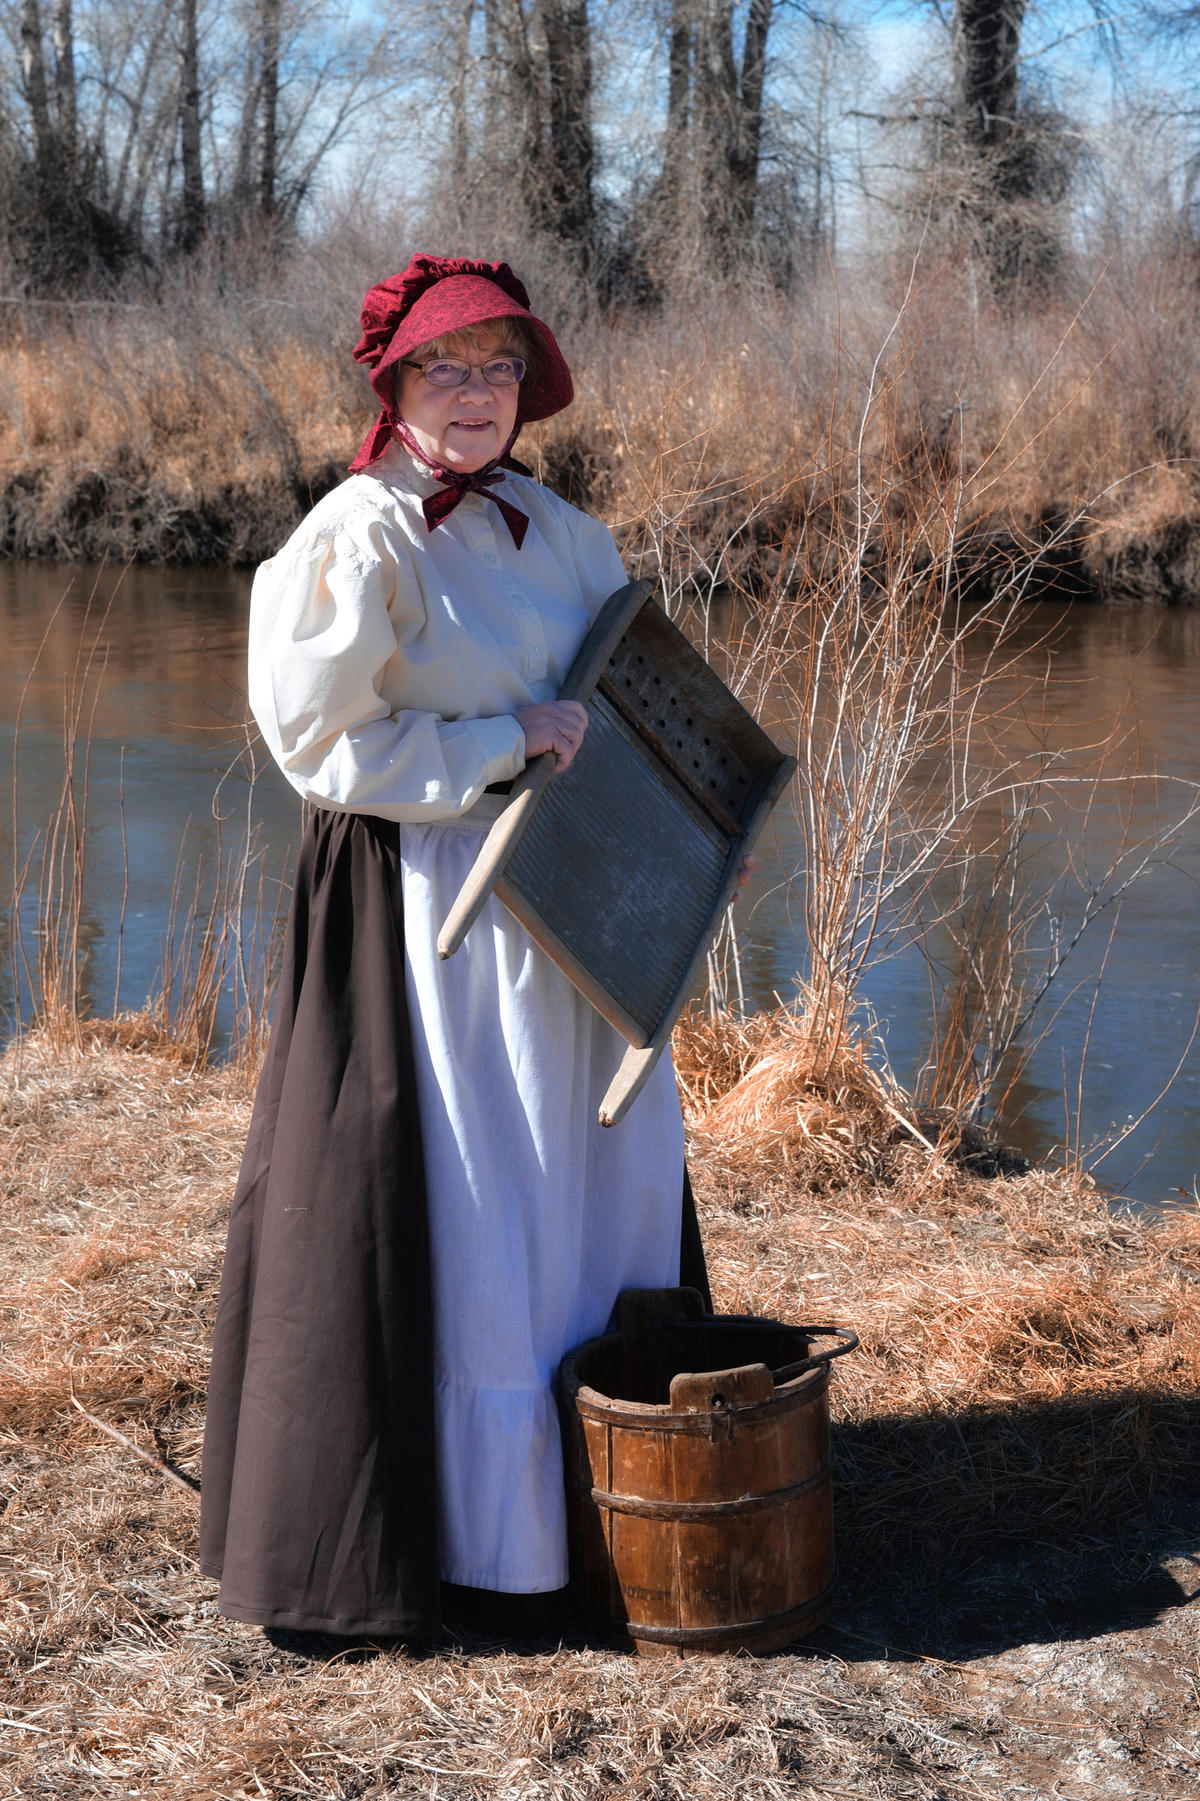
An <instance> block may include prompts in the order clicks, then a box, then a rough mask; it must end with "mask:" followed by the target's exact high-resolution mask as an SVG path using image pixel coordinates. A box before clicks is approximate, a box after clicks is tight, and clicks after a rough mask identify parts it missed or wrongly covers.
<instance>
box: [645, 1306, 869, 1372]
mask: <svg viewBox="0 0 1200 1801" xmlns="http://www.w3.org/2000/svg"><path fill="white" fill-rule="evenodd" d="M714 1323H715V1321H714V1320H713V1319H712V1318H708V1319H680V1320H671V1321H670V1322H669V1324H670V1326H671V1328H672V1330H675V1329H679V1330H681V1331H684V1332H696V1331H701V1330H703V1329H704V1328H705V1327H707V1328H709V1329H711V1328H712V1326H713V1325H714ZM720 1325H721V1328H722V1330H725V1329H726V1328H728V1327H731V1326H732V1327H733V1328H734V1330H735V1331H736V1330H738V1329H740V1330H742V1331H744V1332H749V1331H754V1330H757V1331H760V1332H761V1331H762V1330H763V1329H764V1328H765V1327H771V1326H775V1327H779V1328H780V1329H782V1330H783V1331H785V1332H795V1333H796V1334H797V1335H798V1336H799V1337H802V1338H836V1339H837V1341H838V1342H837V1343H836V1344H832V1345H829V1346H827V1347H826V1348H825V1349H824V1350H821V1351H810V1352H809V1354H808V1356H807V1357H802V1358H801V1359H800V1361H799V1362H798V1363H785V1364H784V1365H783V1367H782V1368H781V1369H773V1370H772V1371H771V1375H772V1377H773V1379H774V1380H775V1381H776V1382H790V1381H791V1380H792V1378H793V1376H799V1375H802V1374H803V1373H804V1371H805V1370H811V1369H816V1368H817V1367H818V1366H819V1365H820V1364H822V1363H832V1362H833V1359H834V1358H835V1357H844V1356H845V1355H846V1352H847V1351H854V1350H857V1349H858V1344H859V1337H858V1333H857V1332H852V1331H851V1330H850V1328H849V1326H792V1325H786V1324H785V1323H784V1322H783V1321H782V1320H764V1319H754V1318H746V1317H742V1318H738V1317H737V1316H735V1315H729V1316H727V1317H726V1318H724V1319H722V1320H721V1321H720Z"/></svg>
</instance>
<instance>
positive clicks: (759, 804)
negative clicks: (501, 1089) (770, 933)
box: [438, 581, 796, 1125]
mask: <svg viewBox="0 0 1200 1801" xmlns="http://www.w3.org/2000/svg"><path fill="white" fill-rule="evenodd" d="M653 592H654V583H653V582H649V581H640V582H634V583H632V584H631V585H630V586H629V587H627V588H622V589H620V590H619V591H618V592H617V593H616V594H614V595H613V596H612V598H611V599H610V600H608V601H606V603H605V605H604V607H603V608H602V609H601V612H600V614H599V615H598V617H597V619H596V622H595V624H594V625H593V626H592V629H591V630H590V632H589V633H588V635H587V637H586V638H585V639H584V642H583V645H582V646H581V648H580V651H579V654H578V656H577V657H576V658H575V661H574V663H573V664H572V665H571V668H570V671H569V672H568V675H567V679H566V681H565V683H564V684H563V687H562V690H561V694H560V698H561V699H563V700H578V701H580V702H582V703H583V705H584V706H585V707H586V708H587V712H588V728H587V731H586V732H585V733H584V737H583V743H582V745H581V746H580V748H579V750H578V752H577V753H576V755H575V758H574V760H573V761H572V763H571V764H570V766H569V767H568V768H567V769H565V770H563V771H562V773H561V774H556V773H555V765H554V757H553V755H551V754H549V753H548V754H547V755H545V756H540V757H536V758H534V759H533V761H532V762H531V763H530V764H528V766H527V767H526V769H525V770H524V772H523V773H522V775H521V776H520V777H519V778H518V779H517V781H515V782H514V783H513V787H512V793H511V795H510V798H509V801H508V804H507V806H506V807H505V810H504V812H503V813H502V814H501V816H500V818H499V819H498V820H497V821H496V822H495V824H494V825H493V826H492V829H491V831H490V832H489V833H488V836H487V838H486V839H485V841H484V844H483V848H482V849H481V851H480V853H479V856H478V858H477V859H476V862H475V866H474V868H473V869H472V871H471V874H470V875H469V876H468V878H467V880H466V882H465V883H464V885H463V889H462V892H461V893H460V895H459V896H458V899H457V900H456V902H455V904H454V906H453V907H452V909H451V911H450V916H449V918H448V919H447V921H446V924H445V927H444V928H443V931H442V933H441V936H440V937H439V939H438V950H439V951H440V952H441V954H442V956H443V957H448V956H450V955H452V953H453V952H454V951H455V950H457V949H458V946H459V945H460V944H461V943H462V941H463V938H464V937H465V936H466V933H467V931H468V929H469V927H470V925H471V923H472V921H473V920H474V919H475V918H476V917H477V915H478V913H479V911H480V909H481V908H482V906H483V904H484V902H485V901H486V899H487V897H488V895H489V894H490V893H492V891H493V890H494V891H495V893H496V894H497V895H498V896H499V897H500V899H501V900H502V901H503V902H504V904H505V906H507V907H508V908H509V909H510V910H511V911H512V912H513V913H514V914H515V915H516V917H517V918H518V919H519V920H520V921H521V923H522V925H523V926H524V927H525V928H526V930H527V931H528V932H529V935H530V936H531V937H532V938H533V939H534V941H535V942H536V943H537V944H539V945H540V946H541V948H542V949H543V950H544V951H545V953H546V955H547V956H548V957H550V958H551V960H552V961H553V962H554V963H556V964H557V965H558V967H559V968H560V969H561V970H562V971H563V972H564V973H565V974H566V975H567V976H568V978H569V979H570V980H571V981H572V982H573V983H574V985H575V987H576V988H578V989H579V991H580V992H581V993H582V994H584V995H586V996H587V998H588V1000H589V1001H591V1003H592V1005H593V1006H594V1007H595V1008H596V1010H597V1011H598V1012H599V1013H601V1014H603V1016H604V1018H605V1019H607V1020H608V1021H609V1022H610V1023H611V1024H612V1025H614V1026H615V1027H616V1028H617V1030H618V1031H619V1032H620V1033H621V1034H622V1035H623V1036H624V1037H625V1038H626V1039H628V1041H629V1047H630V1048H629V1050H628V1051H627V1052H626V1054H625V1057H624V1060H623V1062H622V1064H621V1066H620V1069H619V1070H618V1071H617V1072H615V1074H614V1079H613V1082H612V1085H611V1086H610V1088H609V1090H608V1093H607V1094H606V1096H605V1098H604V1102H603V1104H602V1106H601V1109H600V1120H601V1123H602V1124H603V1125H615V1124H616V1123H617V1121H618V1120H620V1119H621V1118H622V1117H623V1115H624V1114H625V1112H626V1111H627V1110H628V1108H629V1106H630V1103H631V1102H632V1101H633V1099H634V1097H635V1096H636V1095H637V1093H638V1092H639V1090H640V1089H641V1087H642V1085H643V1083H644V1082H645V1081H646V1079H647V1077H648V1076H649V1074H650V1071H651V1070H652V1069H653V1067H654V1064H655V1062H656V1061H657V1059H658V1057H659V1056H660V1054H661V1052H662V1049H663V1047H664V1045H665V1044H666V1043H667V1040H668V1039H669V1037H670V1035H671V1028H672V1026H673V1025H674V1024H675V1021H676V1019H677V1018H678V1016H679V1011H680V1008H681V1007H682V1006H683V1003H684V1001H685V1000H686V999H687V996H688V992H689V990H690V988H691V985H692V981H693V979H694V977H695V973H696V970H697V967H698V966H699V964H700V963H701V962H702V961H703V959H704V956H705V954H706V952H707V950H708V948H709V946H710V944H711V943H712V940H713V937H714V936H715V934H716V931H717V929H718V927H719V925H720V923H721V918H722V915H723V914H724V911H725V908H726V907H727V906H728V904H729V901H730V899H731V897H732V895H733V892H734V889H735V888H736V886H737V878H738V871H739V868H740V865H741V862H742V859H743V857H744V856H745V855H746V852H747V851H748V849H749V848H750V846H751V845H752V844H753V842H754V840H755V838H756V837H757V835H758V833H759V831H760V830H761V828H762V826H763V824H764V823H765V821H766V818H767V815H768V813H769V812H770V810H771V807H772V804H773V803H774V801H775V799H776V797H777V796H778V794H779V792H780V790H781V789H782V788H783V786H784V784H785V783H786V781H787V780H788V777H789V776H790V775H791V773H792V770H793V769H794V768H795V766H796V760H795V758H794V757H787V756H784V755H783V754H782V752H781V751H779V750H778V749H777V748H776V746H775V745H774V744H773V743H772V742H771V740H770V738H768V737H767V734H766V733H765V732H764V731H763V730H762V729H761V727H759V726H758V725H757V724H756V723H755V721H754V720H753V719H752V718H751V717H750V714H749V713H748V712H747V711H746V709H745V708H744V707H743V706H742V704H741V702H740V701H738V700H737V699H736V698H735V697H734V695H732V694H731V693H730V692H729V690H728V688H726V686H725V684H724V682H722V681H721V679H720V678H719V676H717V675H716V674H714V672H713V671H712V670H711V669H710V668H709V666H708V664H707V663H706V662H705V660H704V658H703V657H702V656H701V655H700V653H699V652H698V651H697V650H695V649H694V648H693V646H692V645H691V644H690V643H689V642H688V640H687V639H686V638H685V637H684V635H683V633H682V632H681V631H679V629H678V628H677V627H676V626H674V625H672V623H671V621H670V620H669V619H668V618H667V616H666V614H665V613H664V612H663V610H662V608H661V607H659V606H658V605H657V604H656V603H655V601H654V600H653V599H652V598H651V596H652V595H653Z"/></svg>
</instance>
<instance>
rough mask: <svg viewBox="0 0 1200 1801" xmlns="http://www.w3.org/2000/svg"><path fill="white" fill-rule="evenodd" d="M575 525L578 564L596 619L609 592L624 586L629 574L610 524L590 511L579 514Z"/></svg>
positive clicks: (585, 595) (576, 560) (590, 610)
mask: <svg viewBox="0 0 1200 1801" xmlns="http://www.w3.org/2000/svg"><path fill="white" fill-rule="evenodd" d="M574 524H575V534H574V535H575V565H576V568H577V569H578V570H579V579H580V584H581V586H582V588H583V594H584V599H585V600H586V601H587V607H588V615H589V617H590V618H592V619H594V618H595V617H596V614H597V613H598V612H599V611H600V608H601V607H602V606H603V605H604V603H605V601H606V600H607V599H608V597H609V595H610V594H615V593H616V591H617V589H618V588H623V587H624V586H625V584H626V582H627V581H628V580H629V577H628V575H627V574H626V573H625V566H624V564H623V563H622V562H621V554H620V552H619V551H618V549H617V546H616V541H615V540H614V538H613V535H612V533H611V532H610V531H609V529H608V527H607V525H604V524H602V523H601V521H600V520H599V519H593V518H592V517H591V515H590V514H588V513H576V515H575V521H574Z"/></svg>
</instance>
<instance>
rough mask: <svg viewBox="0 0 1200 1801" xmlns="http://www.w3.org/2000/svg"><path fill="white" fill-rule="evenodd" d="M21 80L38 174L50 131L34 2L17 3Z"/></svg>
mask: <svg viewBox="0 0 1200 1801" xmlns="http://www.w3.org/2000/svg"><path fill="white" fill-rule="evenodd" d="M21 80H22V85H23V86H24V89H25V104H26V105H27V106H28V108H29V117H30V121H31V123H32V125H33V143H34V155H35V157H36V160H37V166H38V169H39V172H41V173H45V172H47V171H48V169H49V165H50V161H51V158H52V156H53V144H54V130H53V127H52V125H51V123H50V103H49V100H48V98H47V94H46V61H45V57H44V56H43V54H42V21H41V15H40V13H39V11H38V0H21Z"/></svg>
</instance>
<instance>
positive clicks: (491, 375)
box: [483, 356, 525, 382]
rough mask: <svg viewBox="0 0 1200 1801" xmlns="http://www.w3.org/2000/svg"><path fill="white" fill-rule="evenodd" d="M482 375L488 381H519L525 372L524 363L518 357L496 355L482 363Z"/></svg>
mask: <svg viewBox="0 0 1200 1801" xmlns="http://www.w3.org/2000/svg"><path fill="white" fill-rule="evenodd" d="M483 373H484V375H485V376H486V378H487V380H488V381H493V382H512V381H520V379H521V377H522V376H523V375H524V373H525V365H524V363H523V362H521V360H520V358H519V357H515V356H496V357H492V358H491V360H490V361H489V362H487V363H485V365H484V370H483Z"/></svg>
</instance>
